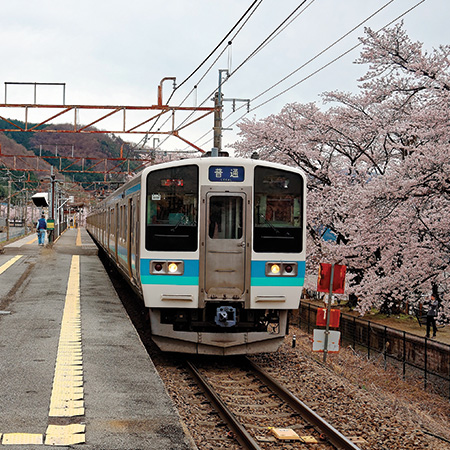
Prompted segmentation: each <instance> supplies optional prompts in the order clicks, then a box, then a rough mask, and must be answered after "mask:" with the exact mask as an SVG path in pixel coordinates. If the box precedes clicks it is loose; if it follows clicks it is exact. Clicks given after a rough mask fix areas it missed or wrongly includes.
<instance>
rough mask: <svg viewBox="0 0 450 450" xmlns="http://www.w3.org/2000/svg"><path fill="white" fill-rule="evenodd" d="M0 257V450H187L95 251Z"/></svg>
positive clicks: (83, 237) (79, 234) (84, 238)
mask: <svg viewBox="0 0 450 450" xmlns="http://www.w3.org/2000/svg"><path fill="white" fill-rule="evenodd" d="M34 238H35V236H33V235H30V236H28V237H26V238H24V239H21V240H20V241H17V242H15V243H14V244H13V245H10V246H6V247H5V252H4V253H3V254H0V404H1V407H0V448H2V447H4V448H13V449H42V448H43V447H49V446H50V445H52V446H54V445H56V446H58V448H72V449H73V448H74V449H80V450H81V449H86V450H88V449H89V450H91V449H92V450H94V449H95V450H99V449H105V450H106V449H108V450H112V449H117V450H120V449H127V450H137V449H161V450H162V449H164V450H168V449H169V450H170V449H180V450H188V449H190V448H192V445H191V443H190V440H189V438H188V437H187V436H186V435H185V433H184V429H183V425H182V423H181V421H180V418H179V416H178V413H177V411H176V409H175V408H174V406H173V404H172V402H171V400H170V398H169V396H168V395H167V392H166V391H165V388H164V385H163V383H162V381H161V379H160V377H159V375H158V373H157V372H156V369H155V367H154V365H153V363H152V361H151V360H150V358H149V356H148V355H147V353H146V351H145V349H144V347H143V345H142V343H141V341H140V340H139V337H138V336H137V333H136V331H135V329H134V327H133V325H132V324H131V322H130V320H129V319H128V317H127V314H126V312H125V310H124V308H123V306H122V304H121V302H120V300H119V299H118V297H117V295H116V293H115V291H114V289H113V286H112V284H111V282H110V280H109V278H108V276H107V274H106V273H105V270H104V268H103V266H102V264H101V262H100V260H99V259H98V257H97V256H96V255H95V253H96V250H95V244H94V243H93V242H92V240H91V239H90V237H89V235H88V234H87V232H86V231H85V230H84V229H69V230H67V231H66V232H65V233H64V234H63V235H62V237H61V238H60V239H58V241H56V243H55V244H54V245H53V247H52V248H47V247H40V246H38V244H37V241H35V242H33V239H34Z"/></svg>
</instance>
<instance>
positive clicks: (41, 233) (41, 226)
mask: <svg viewBox="0 0 450 450" xmlns="http://www.w3.org/2000/svg"><path fill="white" fill-rule="evenodd" d="M36 231H37V234H38V244H39V245H44V243H45V232H46V231H47V222H46V220H45V215H44V214H42V217H41V218H40V219H39V220H38V223H37V227H36Z"/></svg>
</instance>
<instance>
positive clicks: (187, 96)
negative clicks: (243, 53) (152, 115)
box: [149, 0, 314, 145]
mask: <svg viewBox="0 0 450 450" xmlns="http://www.w3.org/2000/svg"><path fill="white" fill-rule="evenodd" d="M312 1H314V0H312ZM262 2H263V0H259V3H258V4H257V5H256V6H255V8H254V9H253V11H252V12H251V13H250V14H249V15H248V17H247V18H246V20H245V21H244V23H243V24H242V25H241V27H240V28H239V29H238V30H237V31H236V33H235V34H234V35H233V36H232V38H231V41H229V42H228V44H227V47H224V49H223V50H222V51H221V52H220V53H219V55H218V56H217V57H216V59H215V60H214V61H213V62H212V63H211V64H210V66H209V67H208V69H207V70H206V72H205V73H204V74H203V76H202V77H201V78H200V79H199V80H198V81H197V83H196V84H195V85H194V87H193V88H192V89H191V90H190V91H189V93H188V94H187V95H186V97H185V98H184V99H183V101H182V102H181V103H180V105H179V106H182V105H183V104H184V102H185V101H186V100H187V99H188V98H189V96H190V95H191V94H192V92H193V91H194V90H195V89H196V88H197V87H198V85H199V84H200V83H201V82H202V81H203V80H204V78H205V77H206V75H207V74H208V73H209V72H210V71H211V69H212V68H213V67H214V65H215V64H216V63H217V61H218V60H219V59H220V57H221V56H222V55H223V54H224V53H225V52H226V50H227V49H230V47H231V44H232V42H233V40H234V39H235V38H236V37H237V36H238V34H239V33H240V32H241V31H242V29H243V28H244V26H245V25H246V24H247V22H248V21H249V20H250V18H251V17H252V16H253V14H254V13H255V11H256V10H257V9H258V7H259V6H260V5H261V3H262ZM234 28H235V27H233V29H234ZM228 36H229V34H228ZM222 42H223V40H222ZM228 59H229V60H230V57H229V58H228ZM178 87H179V86H178ZM214 92H215V90H214V91H213V92H212V93H211V94H210V95H208V96H207V97H206V98H205V100H203V102H202V103H201V104H200V105H198V106H199V107H201V106H203V105H204V104H205V103H206V102H207V101H208V99H209V98H210V97H211V95H213V94H214ZM170 98H171V97H170ZM170 98H169V100H170ZM167 103H168V102H167ZM195 112H196V111H195V110H194V111H193V112H192V113H191V114H190V115H189V116H188V117H187V118H186V119H184V121H183V122H181V124H180V125H179V126H178V129H180V127H181V126H183V125H184V124H185V123H186V121H187V120H189V119H190V118H191V117H192V116H193V115H194V114H195ZM169 120H170V118H168V119H166V121H165V122H164V123H163V124H162V125H161V127H162V126H164V125H165V124H166V123H167V122H168V121H169ZM156 122H157V121H156ZM156 122H155V124H156ZM155 124H153V126H154V125H155ZM153 126H152V128H153ZM152 128H151V129H152ZM151 129H150V132H149V134H150V133H151ZM170 137H171V136H170V135H169V136H167V137H166V138H165V139H164V140H163V141H162V142H161V143H160V145H163V144H164V143H165V142H166V141H167V140H168V139H169V138H170Z"/></svg>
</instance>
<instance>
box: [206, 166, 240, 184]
mask: <svg viewBox="0 0 450 450" xmlns="http://www.w3.org/2000/svg"><path fill="white" fill-rule="evenodd" d="M208 179H209V181H221V182H225V183H230V182H233V181H236V182H242V181H244V179H245V170H244V168H243V167H242V166H209V172H208Z"/></svg>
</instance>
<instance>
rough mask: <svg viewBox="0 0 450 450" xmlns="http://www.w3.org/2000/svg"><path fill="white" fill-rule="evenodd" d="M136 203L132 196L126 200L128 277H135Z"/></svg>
mask: <svg viewBox="0 0 450 450" xmlns="http://www.w3.org/2000/svg"><path fill="white" fill-rule="evenodd" d="M135 208H136V205H135V204H134V202H133V198H130V199H129V200H128V211H129V214H128V227H127V230H128V233H127V253H128V257H127V261H128V273H129V274H130V278H136V236H135V221H136V211H135Z"/></svg>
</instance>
